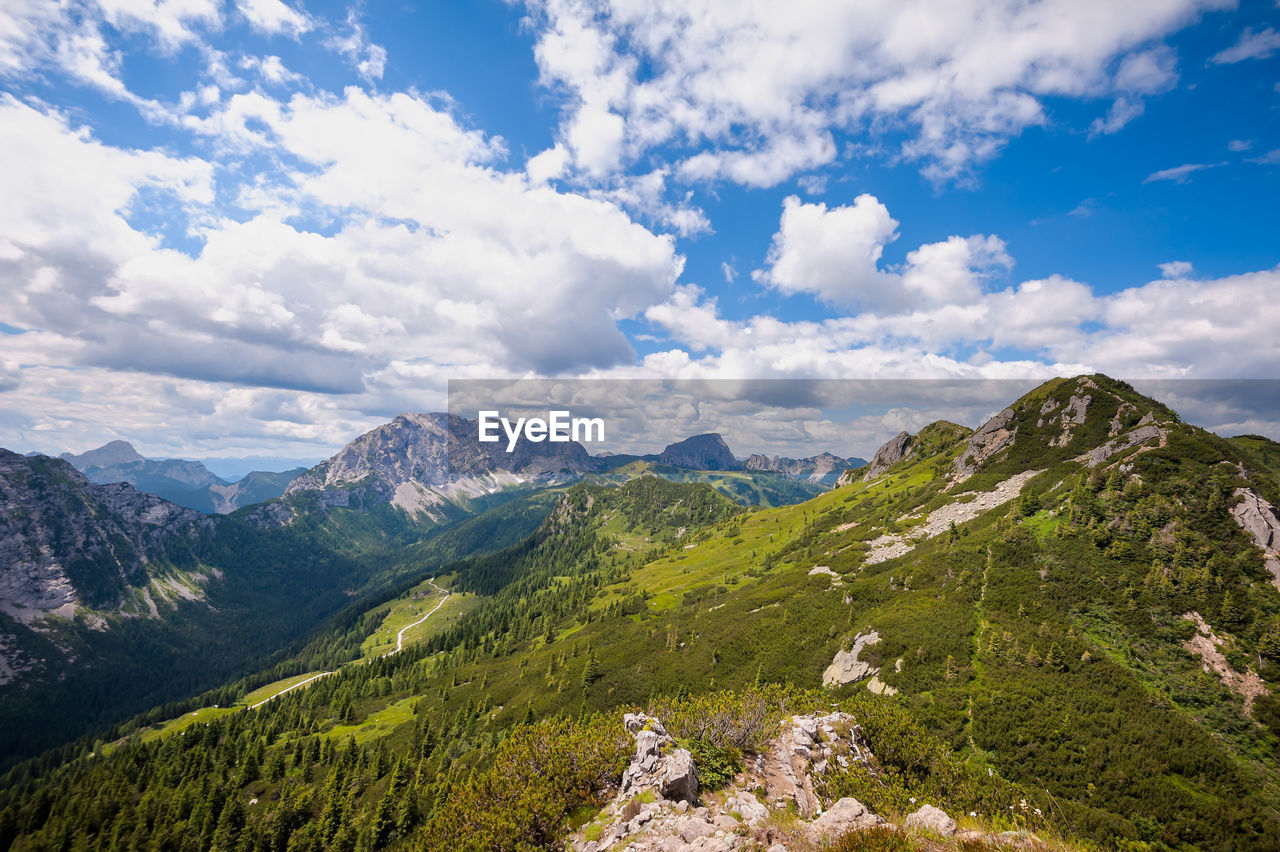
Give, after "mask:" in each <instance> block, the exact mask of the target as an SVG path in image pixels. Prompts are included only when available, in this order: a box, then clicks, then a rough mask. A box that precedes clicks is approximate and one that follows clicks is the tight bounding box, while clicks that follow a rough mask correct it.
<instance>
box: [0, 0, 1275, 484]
mask: <svg viewBox="0 0 1280 852" xmlns="http://www.w3.org/2000/svg"><path fill="white" fill-rule="evenodd" d="M0 155H2V156H3V164H4V167H3V168H2V169H0V198H3V199H4V203H3V204H0V296H3V298H0V446H4V447H7V448H10V449H14V450H17V451H22V452H25V451H29V450H41V451H45V452H55V453H56V452H61V451H63V450H72V451H81V450H85V449H88V448H90V447H94V446H98V445H100V444H102V443H105V442H106V441H108V440H112V439H116V438H121V439H125V440H129V441H132V442H133V443H134V444H135V446H137V447H138V448H139V450H140V451H142V452H143V453H144V454H145V455H148V456H152V457H160V456H185V457H195V458H213V457H234V456H245V455H254V456H264V457H280V458H290V459H298V458H317V459H318V458H321V457H324V456H326V455H328V454H330V453H331V452H333V451H334V450H335V449H337V448H338V447H340V446H341V445H342V444H344V443H345V442H346V441H348V440H350V439H351V438H352V437H353V436H355V435H357V434H359V433H360V432H363V431H365V430H367V429H369V428H372V427H374V426H376V425H377V424H379V423H381V422H384V421H386V420H388V419H390V418H391V417H392V416H394V415H395V414H397V413H399V412H402V411H422V410H440V409H443V408H444V407H445V405H446V389H447V384H448V382H449V381H450V380H459V379H491V378H534V377H569V378H585V379H641V378H643V379H652V378H672V379H685V380H691V379H692V380H703V379H717V380H744V379H746V380H787V379H790V380H795V379H806V380H808V379H840V380H866V379H893V380H899V379H945V380H959V379H1000V380H1011V381H1015V382H1022V383H1027V382H1029V383H1032V384H1034V382H1035V381H1036V380H1040V379H1044V378H1048V377H1051V376H1055V375H1072V374H1077V373H1083V372H1095V371H1100V372H1105V373H1107V374H1110V375H1113V376H1116V377H1119V378H1123V379H1127V380H1129V381H1132V382H1134V383H1135V384H1136V385H1138V386H1139V387H1140V388H1141V387H1143V384H1142V383H1143V382H1147V383H1154V382H1158V381H1166V380H1184V379H1195V380H1247V379H1271V378H1275V377H1277V376H1280V335H1277V333H1276V329H1277V328H1278V327H1280V307H1277V300H1276V294H1277V292H1280V226H1278V222H1280V217H1277V215H1276V201H1275V199H1276V198H1277V197H1278V195H1280V193H1278V192H1277V190H1278V189H1280V5H1278V4H1277V2H1276V0H1254V1H1253V2H1251V1H1250V0H1241V2H1228V1H1227V0H1142V2H1134V3H1115V2H1112V0H1040V2H1027V0H998V2H983V0H928V1H927V2H926V1H925V0H915V2H911V0H901V1H900V2H865V1H864V0H857V2H854V1H853V0H849V1H848V2H845V1H844V0H825V2H803V0H796V2H792V3H787V4H775V3H758V4H756V3H741V2H739V0H679V2H675V0H598V2H589V1H588V0H528V2H523V3H521V2H515V1H514V0H512V2H501V0H474V2H466V3H427V4H413V3H408V2H405V0H395V1H394V2H392V1H391V0H364V2H360V3H355V4H352V3H349V2H324V3H322V2H305V3H304V2H297V0H291V2H283V0H96V2H81V0H56V1H55V2H51V0H6V2H5V3H4V4H3V5H0ZM783 386H785V383H783ZM1153 386H1154V385H1153ZM1183 387H1190V386H1189V385H1184V386H1183ZM1210 396H1212V395H1210ZM1221 396H1222V395H1219V397H1221ZM1201 399H1202V401H1203V399H1205V397H1204V396H1203V395H1202V396H1201ZM1188 404H1189V405H1191V408H1192V409H1193V411H1194V412H1195V413H1197V414H1199V415H1201V416H1202V417H1203V418H1207V419H1204V420H1202V421H1200V422H1203V423H1204V425H1207V426H1210V427H1213V428H1215V429H1219V430H1223V431H1226V432H1228V433H1232V434H1234V433H1238V432H1262V433H1264V434H1271V435H1273V436H1274V437H1280V428H1277V425H1276V424H1277V419H1276V418H1275V417H1274V416H1273V415H1271V414H1269V411H1270V409H1271V408H1272V407H1273V406H1271V405H1269V404H1263V405H1259V406H1254V407H1253V408H1249V407H1248V406H1246V407H1245V408H1243V409H1242V408H1239V407H1236V408H1230V407H1223V406H1221V405H1218V404H1217V403H1215V402H1212V401H1211V402H1209V403H1204V404H1203V405H1200V406H1199V407H1198V408H1197V407H1196V405H1194V404H1191V403H1188ZM781 407H782V408H783V409H784V410H785V408H786V406H785V404H782V406H781ZM976 410H977V409H976V408H975V409H974V411H976ZM921 416H923V415H921ZM975 416H976V415H975ZM952 419H957V418H954V417H953V418H952ZM892 425H893V424H890V423H889V422H888V421H886V422H885V423H884V424H882V426H883V428H882V429H881V430H880V431H881V432H883V431H884V430H886V429H889V428H890V427H891V426H892ZM969 425H976V424H969ZM837 426H839V424H833V423H830V422H827V423H825V425H823V426H822V428H818V427H817V426H815V429H814V431H813V432H812V433H809V434H808V438H807V439H805V437H804V435H803V434H802V435H801V436H800V437H799V438H797V437H795V436H793V437H792V438H791V439H788V440H789V441H790V443H787V442H785V441H784V442H780V443H777V444H774V445H773V446H770V447H761V448H758V449H761V450H772V451H775V452H783V453H784V454H785V453H787V452H788V451H789V450H790V451H792V452H795V447H800V446H801V445H803V446H804V447H808V446H810V445H816V442H820V441H821V442H826V441H829V442H831V443H833V444H836V446H829V447H827V448H829V449H832V450H833V451H836V452H840V453H845V454H855V453H859V452H860V453H862V454H864V455H865V454H867V453H868V448H867V446H866V443H867V442H869V441H872V440H874V438H875V435H874V433H875V430H867V434H866V435H865V436H863V437H859V438H857V439H856V440H855V439H854V438H852V437H846V438H844V439H842V438H841V435H840V431H839V429H838V428H835V427H837ZM895 431H896V430H895ZM801 432H802V433H803V432H804V430H801ZM859 434H860V435H861V433H859ZM735 449H737V448H736V447H735ZM755 449H757V448H755V447H751V448H742V451H743V452H746V451H749V450H755ZM871 449H874V446H872V447H871Z"/></svg>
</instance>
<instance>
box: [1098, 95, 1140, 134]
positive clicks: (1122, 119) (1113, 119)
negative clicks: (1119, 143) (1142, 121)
mask: <svg viewBox="0 0 1280 852" xmlns="http://www.w3.org/2000/svg"><path fill="white" fill-rule="evenodd" d="M1145 111H1146V107H1145V106H1144V105H1143V103H1142V101H1141V99H1138V98H1128V97H1121V98H1116V99H1115V102H1114V103H1112V104H1111V109H1109V110H1107V115H1106V117H1105V118H1095V119H1094V120H1093V123H1092V124H1090V125H1089V136H1090V138H1092V137H1094V136H1099V135H1110V134H1112V133H1117V132H1119V131H1120V130H1121V129H1122V128H1123V127H1124V126H1125V125H1126V124H1128V123H1129V122H1131V121H1133V120H1134V119H1135V118H1137V117H1138V116H1140V115H1142V113H1143V112H1145Z"/></svg>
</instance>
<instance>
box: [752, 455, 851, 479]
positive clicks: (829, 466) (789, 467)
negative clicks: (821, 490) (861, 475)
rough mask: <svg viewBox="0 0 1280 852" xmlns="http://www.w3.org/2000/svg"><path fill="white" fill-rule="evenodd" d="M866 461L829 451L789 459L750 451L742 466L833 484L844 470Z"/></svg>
mask: <svg viewBox="0 0 1280 852" xmlns="http://www.w3.org/2000/svg"><path fill="white" fill-rule="evenodd" d="M866 463H867V461H866V459H859V458H848V459H843V458H840V456H837V455H833V454H831V453H820V454H819V455H816V456H810V457H809V458H807V459H790V458H785V457H781V456H774V457H773V458H769V457H768V456H764V455H760V454H759V453H752V454H751V455H750V456H749V457H748V458H747V461H746V464H745V465H744V466H743V467H744V469H745V470H759V471H768V472H770V473H780V474H783V475H784V476H789V477H791V478H792V479H804V480H807V481H809V482H821V483H824V484H827V485H834V484H835V483H836V482H837V481H838V480H839V479H840V476H841V475H842V474H843V473H844V472H845V471H846V470H851V469H854V468H860V467H863V466H864V465H866Z"/></svg>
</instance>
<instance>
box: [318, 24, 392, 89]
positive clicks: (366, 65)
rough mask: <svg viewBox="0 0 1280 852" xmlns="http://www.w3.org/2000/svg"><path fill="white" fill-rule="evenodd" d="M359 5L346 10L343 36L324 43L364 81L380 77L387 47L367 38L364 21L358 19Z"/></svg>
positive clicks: (385, 66) (384, 63)
mask: <svg viewBox="0 0 1280 852" xmlns="http://www.w3.org/2000/svg"><path fill="white" fill-rule="evenodd" d="M360 14H361V12H360V7H359V6H352V7H351V8H350V9H348V10H347V29H348V30H349V32H348V33H347V34H346V35H344V36H334V37H333V38H330V39H329V40H328V41H327V42H326V44H327V45H328V47H329V48H330V49H332V50H335V51H337V52H338V53H339V54H341V55H342V56H343V57H345V58H346V60H347V62H348V63H350V65H351V67H352V68H354V69H355V70H356V73H358V74H359V75H360V76H361V77H362V78H364V80H365V81H366V82H370V83H372V82H375V81H377V80H381V79H382V74H383V72H384V71H386V69H387V49H386V48H385V47H383V46H382V45H380V44H374V43H373V42H372V41H370V40H369V33H368V31H366V30H365V27H364V22H363V21H362V20H361V19H360Z"/></svg>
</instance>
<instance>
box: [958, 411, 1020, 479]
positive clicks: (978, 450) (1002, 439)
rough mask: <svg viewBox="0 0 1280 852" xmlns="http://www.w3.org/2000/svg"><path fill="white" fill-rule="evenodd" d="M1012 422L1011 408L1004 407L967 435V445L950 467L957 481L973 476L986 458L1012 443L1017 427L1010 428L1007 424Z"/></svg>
mask: <svg viewBox="0 0 1280 852" xmlns="http://www.w3.org/2000/svg"><path fill="white" fill-rule="evenodd" d="M1012 422H1013V409H1012V408H1006V409H1005V410H1004V411H1001V412H1000V413H999V414H997V415H996V416H995V417H992V418H991V419H990V420H988V421H987V422H986V423H984V424H982V428H980V429H978V431H977V432H974V433H973V434H972V435H970V436H969V444H968V446H966V447H965V448H964V451H963V452H962V453H960V457H959V458H957V459H956V461H955V464H954V466H953V467H952V474H953V475H954V476H955V479H956V481H957V482H964V481H965V480H966V479H968V478H969V477H971V476H973V475H974V474H975V473H976V472H977V471H978V468H980V467H982V464H983V463H984V462H985V461H986V460H987V459H989V458H991V457H992V456H994V455H995V454H996V453H998V452H1000V451H1001V450H1003V449H1005V448H1006V447H1008V446H1010V445H1011V444H1013V442H1014V439H1015V438H1016V437H1017V434H1018V428H1017V426H1014V427H1012V428H1010V425H1009V424H1011V423H1012Z"/></svg>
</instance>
